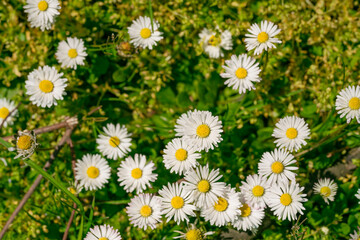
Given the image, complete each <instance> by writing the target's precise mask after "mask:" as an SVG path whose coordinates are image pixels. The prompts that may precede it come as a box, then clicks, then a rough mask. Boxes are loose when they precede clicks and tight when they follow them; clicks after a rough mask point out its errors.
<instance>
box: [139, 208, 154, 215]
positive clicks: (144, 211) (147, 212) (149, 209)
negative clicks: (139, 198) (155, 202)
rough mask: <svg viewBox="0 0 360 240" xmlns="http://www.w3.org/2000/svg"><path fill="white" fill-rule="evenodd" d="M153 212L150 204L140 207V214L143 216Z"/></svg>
mask: <svg viewBox="0 0 360 240" xmlns="http://www.w3.org/2000/svg"><path fill="white" fill-rule="evenodd" d="M151 213H152V210H151V207H150V206H149V205H144V206H142V207H141V209H140V214H141V216H143V217H148V216H150V215H151Z"/></svg>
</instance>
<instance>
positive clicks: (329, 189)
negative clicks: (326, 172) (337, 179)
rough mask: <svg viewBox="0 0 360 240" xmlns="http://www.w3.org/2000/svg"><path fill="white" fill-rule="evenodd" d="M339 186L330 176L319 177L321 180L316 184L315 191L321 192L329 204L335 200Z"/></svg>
mask: <svg viewBox="0 0 360 240" xmlns="http://www.w3.org/2000/svg"><path fill="white" fill-rule="evenodd" d="M337 188H338V187H337V184H336V183H334V180H331V179H329V178H325V179H319V182H318V183H315V184H314V192H315V193H317V194H320V195H321V196H322V197H323V198H324V201H325V202H326V203H327V204H329V201H334V196H335V195H336V190H337Z"/></svg>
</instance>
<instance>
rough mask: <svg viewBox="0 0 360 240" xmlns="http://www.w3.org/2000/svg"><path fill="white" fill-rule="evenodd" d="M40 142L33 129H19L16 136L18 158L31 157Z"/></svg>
mask: <svg viewBox="0 0 360 240" xmlns="http://www.w3.org/2000/svg"><path fill="white" fill-rule="evenodd" d="M37 145H38V144H37V143H36V136H35V133H34V132H33V131H32V132H30V131H28V130H25V131H19V132H18V136H17V137H16V150H17V153H18V154H17V155H16V157H15V159H16V158H19V157H21V158H23V159H26V158H29V157H30V156H31V155H32V154H33V153H34V151H35V148H36V146H37Z"/></svg>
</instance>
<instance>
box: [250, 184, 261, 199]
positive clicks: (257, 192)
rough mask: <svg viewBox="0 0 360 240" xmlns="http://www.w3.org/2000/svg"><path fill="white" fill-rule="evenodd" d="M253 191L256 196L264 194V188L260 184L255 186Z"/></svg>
mask: <svg viewBox="0 0 360 240" xmlns="http://www.w3.org/2000/svg"><path fill="white" fill-rule="evenodd" d="M252 193H253V194H254V196H255V197H261V196H262V195H264V188H263V187H262V186H260V185H256V186H255V187H253V189H252Z"/></svg>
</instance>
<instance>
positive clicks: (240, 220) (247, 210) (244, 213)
mask: <svg viewBox="0 0 360 240" xmlns="http://www.w3.org/2000/svg"><path fill="white" fill-rule="evenodd" d="M240 202H241V204H242V206H241V207H240V210H241V214H239V215H238V216H237V217H236V218H235V219H234V220H233V222H232V225H233V226H234V227H235V228H236V229H237V230H239V231H240V230H242V231H246V230H254V229H256V228H258V227H259V226H260V225H261V222H262V220H263V219H264V217H265V212H264V208H262V207H259V205H257V204H251V203H250V202H248V201H246V200H245V197H244V196H243V195H242V194H240Z"/></svg>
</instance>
